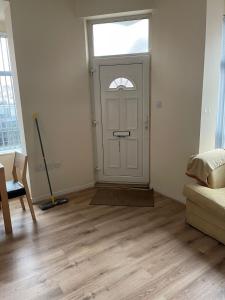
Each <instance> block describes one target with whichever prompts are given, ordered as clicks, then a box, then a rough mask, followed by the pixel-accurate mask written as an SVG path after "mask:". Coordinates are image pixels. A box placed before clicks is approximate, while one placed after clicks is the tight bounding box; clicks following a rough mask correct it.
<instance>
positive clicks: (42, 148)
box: [33, 113, 54, 199]
mask: <svg viewBox="0 0 225 300" xmlns="http://www.w3.org/2000/svg"><path fill="white" fill-rule="evenodd" d="M33 117H34V121H35V124H36V127H37V132H38V137H39V141H40V145H41V153H42V158H43V161H44V166H45V171H46V176H47V179H48V185H49V190H50V193H51V198H52V199H53V198H54V196H53V192H52V186H51V181H50V178H49V173H48V166H47V163H46V159H45V152H44V147H43V143H42V139H41V133H40V129H39V124H38V118H37V114H36V113H34V114H33Z"/></svg>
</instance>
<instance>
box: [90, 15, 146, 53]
mask: <svg viewBox="0 0 225 300" xmlns="http://www.w3.org/2000/svg"><path fill="white" fill-rule="evenodd" d="M92 33H93V48H94V56H110V55H122V54H137V53H147V52H149V19H147V18H146V19H137V20H129V21H115V22H110V23H101V24H93V25H92Z"/></svg>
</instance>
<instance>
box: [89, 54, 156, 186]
mask: <svg viewBox="0 0 225 300" xmlns="http://www.w3.org/2000/svg"><path fill="white" fill-rule="evenodd" d="M120 64H121V65H125V64H142V65H143V87H144V88H143V120H144V122H143V162H144V163H143V177H133V179H132V178H131V177H126V176H118V177H114V176H105V175H104V166H103V135H102V134H103V132H102V112H101V94H100V90H101V86H100V66H110V65H120ZM91 72H92V94H93V95H92V96H93V101H92V102H93V103H92V124H93V134H94V148H95V149H94V153H95V171H96V181H98V182H99V181H100V182H115V183H116V182H118V183H141V184H149V183H150V163H149V161H150V120H149V116H150V101H149V95H150V78H149V77H150V76H149V73H150V55H149V53H148V54H143V55H121V56H115V57H104V58H103V57H95V58H93V60H92V69H91ZM146 126H147V127H148V130H146V129H145V127H146Z"/></svg>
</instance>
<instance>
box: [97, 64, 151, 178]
mask: <svg viewBox="0 0 225 300" xmlns="http://www.w3.org/2000/svg"><path fill="white" fill-rule="evenodd" d="M143 77H144V72H143V63H130V64H115V65H99V83H100V85H99V88H100V91H99V96H100V103H99V104H100V111H101V114H100V118H101V120H100V126H101V135H102V149H101V151H100V152H101V153H100V160H102V163H101V168H100V169H99V170H98V173H99V174H98V180H99V181H107V182H127V183H149V174H148V173H149V151H148V149H149V147H148V144H149V124H148V123H149V119H148V115H149V108H148V106H146V103H145V102H147V104H148V99H144V95H145V92H144V88H146V87H145V86H144V78H143ZM146 107H147V111H146ZM98 148H99V147H98ZM98 156H99V155H98Z"/></svg>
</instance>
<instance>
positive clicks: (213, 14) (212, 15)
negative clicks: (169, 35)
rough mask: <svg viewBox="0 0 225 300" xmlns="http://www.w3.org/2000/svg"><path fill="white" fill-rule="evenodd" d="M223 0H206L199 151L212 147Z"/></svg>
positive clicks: (216, 107)
mask: <svg viewBox="0 0 225 300" xmlns="http://www.w3.org/2000/svg"><path fill="white" fill-rule="evenodd" d="M224 6H225V5H224V0H207V23H206V47H205V68H204V82H203V98H202V116H201V134H200V149H199V152H205V151H209V150H212V149H214V147H215V133H216V119H217V111H218V100H219V84H220V63H221V49H222V24H223V17H222V16H223V13H224Z"/></svg>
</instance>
